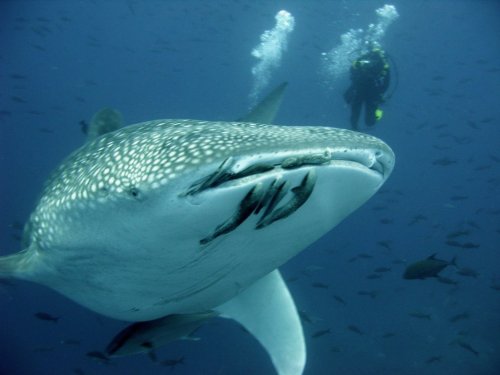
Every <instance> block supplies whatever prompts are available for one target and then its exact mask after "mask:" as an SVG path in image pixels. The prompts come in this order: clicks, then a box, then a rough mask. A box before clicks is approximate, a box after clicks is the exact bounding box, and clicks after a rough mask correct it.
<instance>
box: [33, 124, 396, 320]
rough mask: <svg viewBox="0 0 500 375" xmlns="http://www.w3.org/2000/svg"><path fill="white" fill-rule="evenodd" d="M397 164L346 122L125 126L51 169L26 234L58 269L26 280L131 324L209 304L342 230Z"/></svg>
mask: <svg viewBox="0 0 500 375" xmlns="http://www.w3.org/2000/svg"><path fill="white" fill-rule="evenodd" d="M393 166H394V154H393V152H392V151H391V149H390V148H389V147H388V146H387V145H386V144H385V143H383V142H382V141H380V140H378V139H377V138H375V137H372V136H369V135H365V134H361V133H356V132H352V131H349V130H343V129H334V128H326V127H294V126H276V125H262V124H255V123H241V122H206V121H195V120H158V121H150V122H146V123H141V124H137V125H133V126H129V127H126V128H123V129H120V130H118V131H115V132H112V133H108V134H105V135H103V136H101V137H99V138H97V139H96V140H94V141H91V142H89V143H87V144H85V145H84V146H83V147H81V148H80V149H79V150H77V151H75V152H74V153H73V154H72V155H70V156H69V157H68V158H67V159H66V160H65V161H64V162H63V163H62V164H61V166H60V167H59V168H58V169H57V170H56V171H55V172H54V173H53V175H52V177H51V178H50V179H49V181H48V183H47V185H46V188H45V190H44V192H43V194H42V196H41V199H40V202H39V204H38V207H37V209H36V210H35V212H34V213H33V215H32V217H31V221H30V224H29V225H28V231H27V232H28V233H27V235H28V237H29V241H28V243H31V244H33V245H32V246H34V247H35V248H36V250H37V254H44V258H43V259H44V262H43V264H48V263H50V267H48V268H47V269H45V268H43V267H40V269H39V270H35V271H33V274H32V275H31V277H26V278H31V279H32V280H35V281H39V282H42V283H45V284H47V285H49V286H51V287H53V288H55V289H57V290H59V291H61V292H63V293H64V294H66V295H68V296H69V297H71V298H73V299H76V300H77V301H78V302H80V303H81V304H83V305H86V306H88V307H90V308H92V309H94V310H96V311H98V312H100V313H102V314H105V315H110V316H112V317H116V318H120V319H125V320H147V319H153V318H156V317H160V316H164V315H166V314H168V313H172V312H184V311H203V310H205V309H207V308H211V307H213V306H215V305H217V304H220V303H222V302H224V301H225V300H227V299H229V298H230V297H231V296H233V295H235V294H237V293H238V292H239V291H240V290H241V289H242V288H244V287H245V286H246V285H249V284H250V283H252V282H253V281H255V280H257V279H258V278H260V277H262V276H264V275H265V274H267V273H269V272H270V271H272V270H273V269H275V268H277V267H278V266H280V265H281V264H283V263H284V262H285V261H286V260H288V259H289V258H290V257H292V256H293V255H295V254H296V253H298V252H299V251H301V250H303V249H304V248H305V247H307V245H309V244H310V243H311V242H313V241H314V240H316V239H317V238H319V237H320V236H321V235H323V234H324V233H326V232H327V231H328V230H330V229H331V228H332V227H334V226H335V225H336V224H337V223H338V222H340V221H341V220H342V219H343V218H344V217H346V216H347V215H349V214H350V213H351V212H352V211H353V210H355V209H356V208H357V207H358V206H360V205H361V204H362V203H363V202H365V201H366V200H367V199H368V198H369V197H370V196H371V195H373V194H374V193H375V192H376V191H377V189H378V188H379V187H380V186H381V185H382V184H383V183H384V181H385V180H386V179H387V177H388V176H389V175H390V173H391V171H392V169H393ZM49 258H50V259H49ZM144 270H147V271H144ZM61 279H64V280H65V282H60V280H61ZM144 290H147V291H148V293H144Z"/></svg>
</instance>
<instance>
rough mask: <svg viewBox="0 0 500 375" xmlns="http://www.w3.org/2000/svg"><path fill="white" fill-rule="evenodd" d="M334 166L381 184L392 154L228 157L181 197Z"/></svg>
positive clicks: (338, 151) (370, 151)
mask: <svg viewBox="0 0 500 375" xmlns="http://www.w3.org/2000/svg"><path fill="white" fill-rule="evenodd" d="M336 164H343V165H347V164H349V165H350V166H352V167H353V168H361V169H366V170H369V171H371V172H373V173H375V174H378V175H379V176H380V178H381V180H385V179H387V177H388V176H389V175H390V173H391V172H392V169H393V166H394V155H393V154H392V152H388V151H382V150H381V149H348V148H343V149H335V150H331V149H327V150H323V151H320V152H318V151H316V152H315V151H307V152H301V153H297V152H285V153H276V154H267V155H266V154H259V155H258V156H246V157H240V158H238V157H228V158H226V159H225V160H224V161H223V162H222V163H221V164H220V165H219V167H218V168H217V170H215V171H214V172H213V173H211V174H209V175H207V176H205V177H203V178H201V179H199V180H197V181H195V182H194V183H193V184H192V185H191V186H190V187H189V188H188V190H187V191H186V192H185V193H184V194H182V195H184V196H187V195H195V194H198V193H201V192H203V191H205V190H208V189H213V188H217V187H222V186H223V185H225V184H226V183H229V182H235V181H237V180H241V179H244V178H245V179H246V178H249V177H252V176H256V175H262V174H265V173H268V172H273V171H274V172H279V171H281V172H285V171H288V170H293V169H299V168H304V167H323V166H325V167H327V166H332V165H336Z"/></svg>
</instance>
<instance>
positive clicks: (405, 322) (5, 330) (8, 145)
mask: <svg viewBox="0 0 500 375" xmlns="http://www.w3.org/2000/svg"><path fill="white" fill-rule="evenodd" d="M384 4H385V2H382V1H370V2H368V1H328V0H324V1H321V0H316V1H285V0H283V1H271V0H270V1H243V0H241V1H229V0H225V1H222V0H214V1H201V0H199V1H196V0H187V1H147V2H142V1H133V0H130V1H97V0H96V1H62V0H61V1H57V0H55V1H2V2H1V3H0V45H1V47H2V48H1V49H0V87H1V88H2V90H1V92H0V150H1V151H0V173H1V176H2V180H1V181H2V183H1V184H0V187H1V193H2V194H1V200H0V202H1V206H0V210H1V211H0V212H1V215H0V228H1V230H0V244H1V246H0V252H1V254H2V255H5V254H8V253H11V252H14V251H17V250H20V236H21V230H20V226H21V225H22V223H24V222H25V220H26V219H27V217H28V215H29V214H30V212H31V211H32V209H33V205H34V204H35V202H36V199H37V197H38V194H39V193H40V189H41V186H42V185H43V182H44V180H45V179H46V177H47V176H48V174H49V173H50V171H51V170H52V169H53V168H54V167H55V166H56V165H57V164H58V163H59V162H60V161H61V159H62V158H63V157H64V156H66V155H67V154H68V153H70V152H71V151H72V150H74V149H75V148H76V147H78V146H80V145H81V144H82V143H83V142H84V141H85V136H84V134H83V133H82V132H81V129H80V121H82V120H85V121H88V120H90V117H91V116H92V114H93V113H95V112H96V111H97V110H99V109H100V108H102V107H104V106H111V107H114V108H117V109H118V110H120V111H121V112H122V114H123V116H124V120H125V123H127V124H132V123H136V122H140V121H145V120H150V119H156V118H196V119H210V120H231V119H235V118H238V117H239V116H241V115H242V114H244V113H245V112H246V111H247V110H248V109H249V106H250V98H249V94H250V92H251V89H252V85H253V82H254V77H253V76H252V73H251V70H252V67H253V66H254V65H255V64H256V62H257V60H256V59H255V57H253V56H252V55H251V51H252V50H253V49H254V48H255V47H256V46H257V45H258V44H259V43H260V39H259V38H260V35H261V34H262V33H263V32H264V30H269V29H272V28H273V26H274V25H275V18H274V17H275V15H276V14H277V12H278V11H280V10H281V9H286V10H287V11H288V12H290V13H291V14H292V15H293V17H294V19H295V27H294V29H293V31H292V32H290V34H288V43H287V47H286V49H285V50H284V51H283V54H282V56H281V60H280V62H279V64H277V65H279V66H275V67H273V69H272V71H271V76H270V81H269V86H268V87H267V89H270V88H271V87H273V86H275V85H277V84H279V83H280V82H282V81H284V80H286V81H288V82H289V87H288V89H287V92H286V96H285V100H284V102H283V104H282V107H281V111H280V113H279V115H278V118H277V121H276V122H277V123H279V124H290V125H326V126H333V127H348V118H349V108H347V107H346V106H345V104H344V103H343V101H342V93H343V91H344V90H345V88H346V87H347V85H348V75H347V74H345V75H344V76H342V75H340V76H338V77H335V79H333V78H332V77H331V76H328V75H325V73H324V65H323V64H324V60H322V56H324V55H322V53H327V52H328V51H331V50H332V49H333V48H335V47H336V46H338V45H340V44H341V39H340V38H341V35H343V34H344V33H346V32H347V31H349V30H350V29H359V28H363V29H366V28H367V27H368V25H369V24H370V23H376V22H377V20H378V19H377V16H376V13H375V10H376V9H378V8H380V7H382V6H383V5H384ZM390 4H392V5H394V6H395V7H396V9H397V11H398V13H399V18H398V19H396V20H394V22H393V23H392V24H391V25H390V26H389V27H388V28H387V30H386V33H385V35H384V36H383V37H382V38H381V40H380V42H381V44H382V46H383V47H384V49H385V50H386V51H387V52H388V54H389V55H390V56H391V61H392V65H393V75H394V79H393V86H392V88H391V92H392V93H393V94H392V96H391V98H390V100H388V101H387V103H386V104H385V105H384V112H385V113H384V117H383V119H382V120H381V121H380V123H378V124H377V125H376V126H375V128H374V129H364V128H363V129H362V130H363V131H367V132H369V133H371V134H373V135H375V136H377V137H380V138H381V139H383V140H384V141H386V142H387V143H388V144H389V145H390V146H391V147H392V148H393V150H394V151H395V153H396V156H397V162H396V168H395V170H394V172H393V175H392V176H391V177H390V179H389V181H388V182H387V184H386V185H385V186H384V187H383V188H382V190H381V191H380V192H379V193H377V194H376V195H375V196H374V197H373V198H372V199H371V200H370V201H369V202H368V203H367V204H366V205H364V206H363V207H362V208H360V209H359V210H358V211H356V212H355V213H354V214H353V215H351V216H350V217H348V218H347V219H346V220H345V221H344V222H343V223H341V224H340V225H339V226H338V227H336V228H335V229H334V230H332V231H331V232H330V233H329V234H328V235H326V236H325V237H324V238H322V239H321V240H319V241H318V242H317V243H315V244H313V245H312V246H310V248H308V249H306V250H305V251H304V252H302V253H301V254H300V255H299V256H297V257H296V258H294V259H292V260H291V261H290V262H289V263H287V264H286V265H284V266H283V267H282V268H281V270H282V273H283V276H284V278H285V279H286V280H288V285H289V288H290V290H291V292H292V294H293V296H294V299H295V302H296V305H297V307H298V309H299V310H300V311H302V312H303V314H304V316H306V315H307V317H308V318H309V319H307V321H304V322H303V326H304V330H305V335H306V343H307V351H308V360H307V365H306V370H305V374H312V375H323V374H325V375H329V374H356V375H357V374H359V375H362V374H368V375H369V374H405V375H406V374H458V375H469V374H473V375H490V374H491V375H493V374H498V373H500V341H499V340H498V337H499V335H500V273H499V271H498V266H499V264H500V255H499V254H498V250H499V245H500V198H499V192H500V173H499V172H500V151H499V150H500V147H499V146H500V106H499V102H500V101H499V99H500V48H499V47H500V22H499V16H500V3H499V2H498V1H409V0H408V1H395V2H391V3H390ZM433 253H437V256H438V257H439V258H441V259H445V260H451V259H452V258H453V257H455V256H456V257H457V264H458V267H457V268H454V267H448V268H447V269H446V270H444V271H443V273H442V275H443V276H445V277H447V278H448V279H451V280H453V282H454V284H445V283H442V282H439V281H437V280H436V279H428V280H405V279H403V278H402V274H403V272H404V269H405V267H406V266H407V265H408V264H410V263H412V262H414V261H417V260H421V259H423V258H426V257H428V256H429V255H431V254H433ZM472 271H475V273H477V274H475V275H473V276H470V275H471V274H474V272H472ZM466 275H469V276H466ZM38 312H46V313H49V314H51V315H52V316H56V317H60V319H59V321H58V322H57V323H54V322H51V321H45V320H41V319H38V318H36V317H35V316H34V314H36V313H38ZM123 326H124V324H123V322H119V321H114V320H111V319H108V318H105V317H101V316H99V315H97V314H95V313H93V312H91V311H89V310H86V309H84V308H82V307H80V306H78V305H76V304H75V303H73V302H71V301H69V300H68V299H66V298H64V297H62V296H60V295H58V294H56V293H55V292H53V291H51V290H49V289H47V288H44V287H42V286H38V285H35V284H30V283H24V282H15V283H12V284H11V283H5V282H3V281H2V282H1V283H0V353H1V357H0V358H1V360H0V373H1V374H6V375H7V374H15V375H17V374H19V375H25V374H26V375H28V374H37V375H48V374H139V373H140V374H161V373H175V374H178V375H182V374H214V375H215V374H221V375H222V374H273V373H274V369H273V367H272V364H271V362H270V360H269V358H268V357H267V354H266V353H265V351H264V350H263V349H262V348H261V347H260V346H259V344H258V343H257V342H256V341H255V339H254V338H253V337H251V336H250V335H248V334H247V333H246V332H244V331H243V330H242V329H241V328H240V327H239V326H238V325H237V324H235V323H233V322H230V321H226V320H222V319H215V320H213V321H211V322H210V323H208V324H206V325H205V326H204V327H203V328H202V329H200V330H199V331H198V332H197V336H199V337H200V338H201V340H199V341H179V342H175V343H172V344H169V345H168V346H166V347H164V348H162V349H160V350H158V351H157V353H156V354H157V356H158V361H157V362H153V361H152V360H151V358H149V357H148V356H146V355H138V356H133V357H127V358H119V359H114V360H112V361H110V362H109V363H102V362H99V361H96V360H95V359H94V358H91V357H89V356H88V355H87V353H88V352H91V351H102V350H103V349H104V348H105V346H106V345H107V343H108V341H109V340H110V338H111V337H112V336H113V335H114V334H115V333H116V332H117V331H118V330H119V329H121V328H122V327H123ZM328 329H329V330H330V331H329V332H328V333H325V334H324V335H320V336H317V335H315V333H318V332H319V331H322V330H328ZM355 331H357V332H355ZM313 336H317V337H313ZM167 359H171V360H177V359H182V363H179V364H178V365H175V366H174V367H172V366H165V365H161V364H160V363H159V362H160V361H163V360H167Z"/></svg>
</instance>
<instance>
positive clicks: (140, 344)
mask: <svg viewBox="0 0 500 375" xmlns="http://www.w3.org/2000/svg"><path fill="white" fill-rule="evenodd" d="M214 316H217V313H215V312H213V311H209V312H206V313H201V314H181V315H177V314H172V315H168V316H166V317H164V318H160V319H155V320H150V321H147V322H138V323H134V324H131V325H129V326H128V327H127V328H125V329H124V330H122V331H121V332H120V333H119V334H118V335H116V336H115V338H114V339H113V340H112V341H111V343H110V344H109V345H108V347H107V348H106V354H107V355H109V356H121V355H128V354H135V353H140V352H148V351H151V350H154V349H156V348H158V347H159V346H161V345H165V344H167V343H169V342H171V341H174V340H178V339H180V338H189V335H190V334H191V333H193V332H194V331H195V330H196V329H197V328H198V327H200V326H201V325H202V324H203V323H204V322H205V321H207V320H208V319H211V318H213V317H214Z"/></svg>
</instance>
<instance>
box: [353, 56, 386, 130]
mask: <svg viewBox="0 0 500 375" xmlns="http://www.w3.org/2000/svg"><path fill="white" fill-rule="evenodd" d="M389 83H390V71H389V64H388V63H387V59H386V58H385V56H384V53H383V51H382V50H380V49H373V50H372V51H370V52H368V53H366V54H364V55H362V56H361V57H360V58H358V59H357V60H356V61H354V62H353V64H352V66H351V86H350V87H349V88H348V89H347V90H346V92H345V93H344V100H345V101H346V102H347V103H348V104H350V105H351V127H352V128H353V129H354V130H356V129H357V128H358V120H359V115H360V114H361V107H362V106H363V103H364V104H365V123H366V125H368V126H372V125H374V124H375V122H376V121H377V118H376V111H377V109H378V106H379V105H380V104H381V103H382V102H383V101H384V93H385V92H386V91H387V89H388V88H389Z"/></svg>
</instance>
